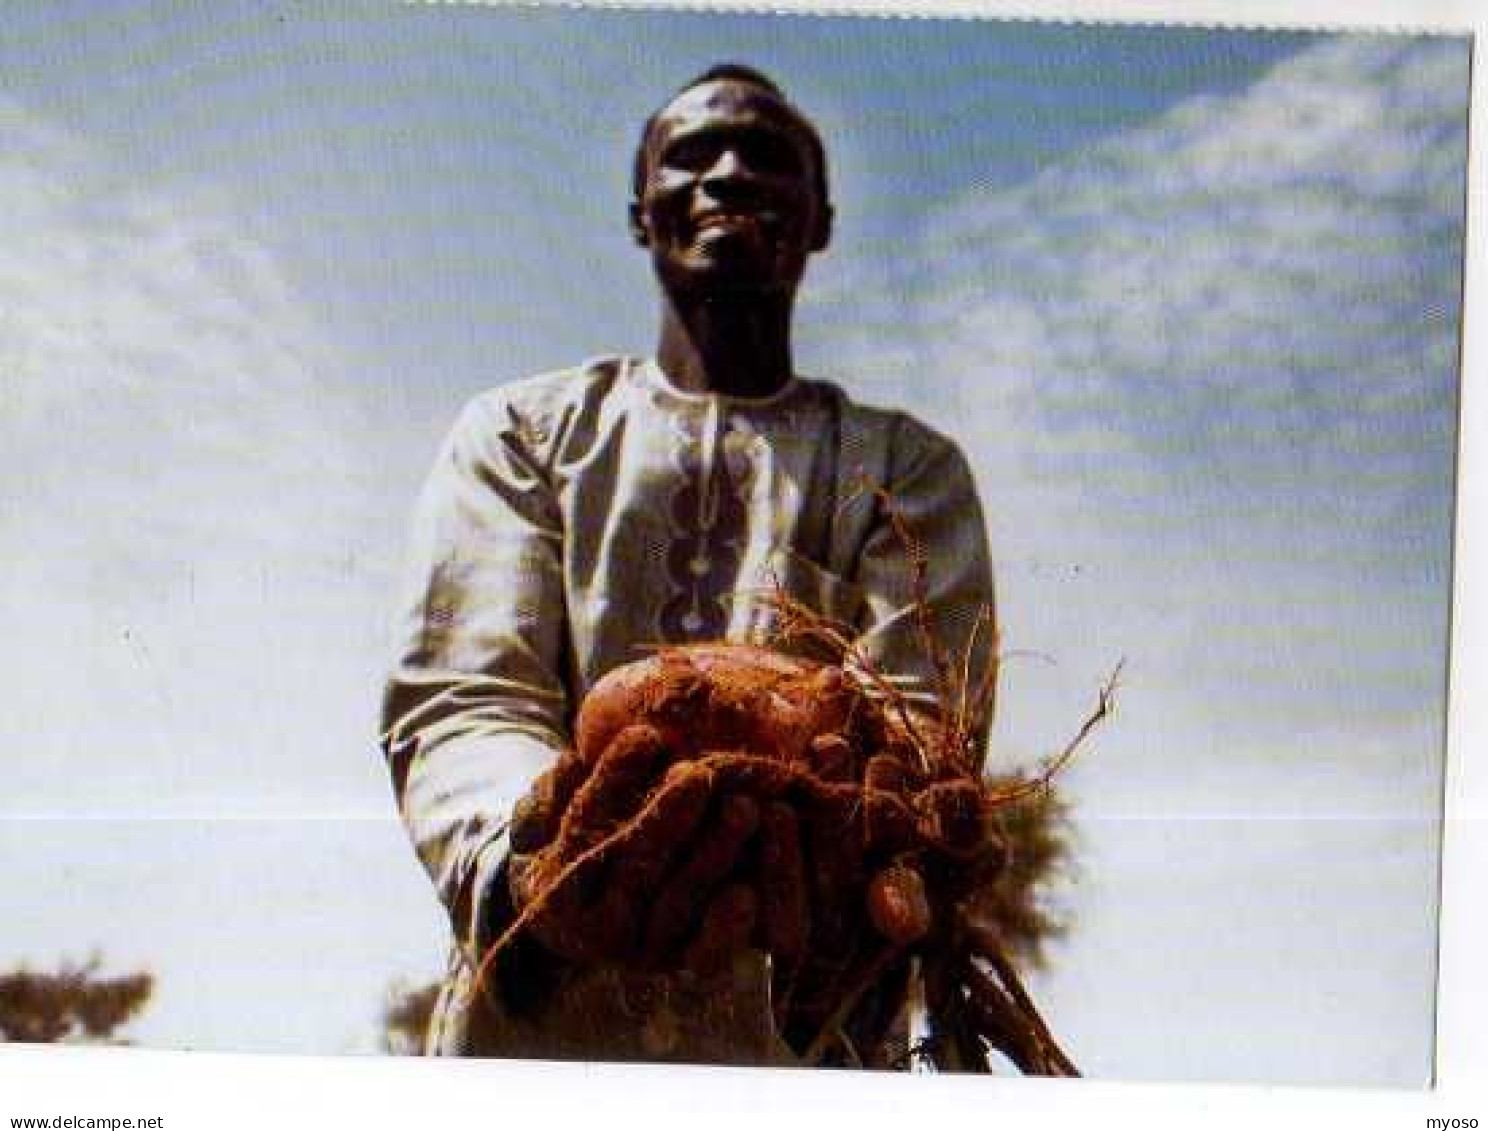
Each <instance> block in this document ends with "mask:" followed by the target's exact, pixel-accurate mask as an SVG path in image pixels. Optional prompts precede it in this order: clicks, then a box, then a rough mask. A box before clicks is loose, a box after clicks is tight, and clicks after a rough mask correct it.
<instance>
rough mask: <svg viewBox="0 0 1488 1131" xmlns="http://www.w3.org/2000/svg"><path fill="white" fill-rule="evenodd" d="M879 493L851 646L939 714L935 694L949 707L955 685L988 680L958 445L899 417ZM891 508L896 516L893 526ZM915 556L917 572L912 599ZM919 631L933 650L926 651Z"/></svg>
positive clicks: (986, 609)
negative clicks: (920, 576) (919, 580)
mask: <svg viewBox="0 0 1488 1131" xmlns="http://www.w3.org/2000/svg"><path fill="white" fill-rule="evenodd" d="M884 487H885V488H886V491H887V494H888V497H889V499H890V500H891V504H890V503H886V502H883V501H880V502H879V504H878V509H877V513H876V516H875V520H874V523H873V525H872V527H871V529H870V531H869V533H868V536H867V538H866V539H865V540H864V542H863V545H862V549H861V551H860V555H859V558H858V562H857V567H856V581H857V584H858V585H859V586H860V587H861V588H862V590H863V592H864V603H863V613H862V616H861V619H860V624H859V628H860V630H861V632H862V635H861V637H860V640H859V644H860V646H861V647H862V648H863V651H864V652H865V654H866V655H867V656H868V657H869V659H870V660H872V661H873V662H874V664H875V665H876V666H877V667H878V669H879V670H880V671H882V672H884V673H885V674H887V675H888V676H889V677H890V678H891V679H892V680H893V682H894V683H896V684H897V685H898V686H899V687H900V688H901V689H902V690H903V691H904V692H905V693H906V695H907V696H908V697H909V698H910V699H911V700H912V701H914V702H915V703H917V704H918V705H919V706H920V707H921V708H922V709H924V710H926V711H928V712H929V713H931V714H932V715H934V716H936V717H939V710H940V707H941V702H940V700H941V697H942V696H943V695H944V696H949V697H950V698H951V699H952V703H951V706H952V708H953V709H954V708H955V706H956V704H957V703H958V702H959V695H960V686H961V684H963V683H967V682H970V684H971V685H972V686H973V687H976V686H979V685H982V684H983V683H984V682H985V681H986V680H988V679H991V680H994V681H995V676H996V673H995V668H994V666H995V664H996V657H997V622H996V612H995V604H994V600H993V587H992V567H991V554H990V551H989V549H988V545H987V527H986V520H985V518H984V516H983V513H982V507H981V503H980V500H979V499H978V496H977V490H976V485H975V482H974V480H973V478H972V474H971V469H970V467H969V466H968V465H967V462H966V458H965V456H963V455H962V453H961V451H960V449H959V448H958V447H957V446H956V445H955V444H954V443H953V442H951V441H950V440H949V439H947V438H945V437H943V436H940V435H938V434H936V433H933V432H931V431H930V430H928V429H925V428H923V427H922V426H917V425H914V424H913V423H912V422H910V421H908V420H907V419H905V418H901V422H900V427H899V428H898V429H897V431H896V432H895V434H894V438H893V450H892V451H891V453H890V459H889V477H888V481H887V482H886V483H885V484H884ZM890 505H892V508H893V512H896V513H897V515H898V516H899V519H900V520H901V521H900V523H899V524H898V526H897V527H896V523H895V522H894V520H893V517H892V514H891V511H890ZM906 535H907V536H908V538H907V539H906ZM907 543H908V544H907ZM916 556H918V558H919V560H920V561H921V562H923V566H924V581H923V587H922V589H921V591H920V592H919V593H918V594H917V593H916V584H915V580H914V566H913V561H914V558H915V557H916ZM921 597H922V598H923V600H924V607H925V614H926V615H925V618H924V621H923V625H922V617H921V614H920V612H919V611H918V610H919V606H918V600H917V598H921ZM978 622H980V623H978ZM926 627H928V630H929V633H930V636H931V638H932V639H933V642H934V643H933V645H927V642H926V634H925V628H926ZM937 656H938V657H939V662H938V661H937ZM947 677H949V678H948V679H947ZM986 707H987V709H986V710H985V711H984V712H982V713H981V714H980V715H979V716H978V717H977V718H976V719H975V721H974V723H973V725H972V727H971V733H972V734H973V735H974V736H975V739H976V742H977V748H978V750H979V751H982V752H983V756H984V752H985V746H986V735H987V730H988V728H989V727H990V724H991V702H990V697H989V701H988V702H987V704H986Z"/></svg>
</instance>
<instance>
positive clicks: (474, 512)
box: [382, 394, 568, 939]
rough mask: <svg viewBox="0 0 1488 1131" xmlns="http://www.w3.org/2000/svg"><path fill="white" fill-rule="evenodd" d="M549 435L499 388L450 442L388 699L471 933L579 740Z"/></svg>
mask: <svg viewBox="0 0 1488 1131" xmlns="http://www.w3.org/2000/svg"><path fill="white" fill-rule="evenodd" d="M537 434H538V435H541V433H537ZM533 435H534V429H533V428H532V427H531V425H530V422H528V421H526V420H524V419H523V418H522V417H521V416H520V415H519V414H518V413H517V411H516V410H515V409H513V408H512V407H510V406H509V405H507V404H506V403H504V402H503V401H502V400H501V399H499V397H498V396H496V395H495V394H488V395H487V396H486V397H484V398H481V399H480V400H477V401H475V402H473V403H472V404H471V405H470V406H469V407H468V408H467V409H466V410H465V412H464V413H463V414H462V415H461V417H460V419H459V421H458V423H457V424H456V426H455V428H454V430H453V432H452V433H451V435H450V437H449V439H448V440H447V441H446V442H445V445H444V447H443V449H442V451H441V452H440V455H439V457H438V459H437V461H436V463H435V466H434V469H433V471H432V472H431V474H430V476H429V478H428V481H427V482H426V484H425V486H424V490H423V493H422V495H421V497H420V501H419V504H418V509H417V514H416V519H415V524H414V533H413V539H412V546H413V549H412V554H411V563H410V582H411V584H410V586H409V593H408V597H407V599H406V600H405V601H404V604H403V607H402V613H401V616H400V619H399V621H398V624H397V627H396V630H395V632H396V648H397V653H396V655H397V659H396V664H395V668H394V671H393V674H392V676H391V678H390V680H389V682H388V685H387V689H386V693H385V696H384V699H383V708H382V728H383V729H382V748H383V752H384V754H385V756H386V758H387V761H388V766H389V769H390V771H391V774H392V780H393V788H394V792H395V794H396V796H397V799H398V804H399V808H400V812H401V814H402V817H403V820H404V823H405V824H406V825H407V827H408V830H409V833H410V835H411V837H412V839H413V842H414V845H415V847H416V849H417V851H418V854H419V857H420V858H421V859H422V861H423V863H424V865H425V867H426V868H427V869H428V871H429V873H430V875H431V876H432V877H433V879H434V882H435V885H436V887H437V889H438V891H439V894H440V896H441V898H442V899H443V900H444V902H445V904H446V906H447V907H448V908H449V911H450V913H451V916H452V919H453V921H454V926H455V930H456V934H457V937H459V938H461V939H471V938H473V936H474V933H475V924H476V917H477V916H478V915H479V914H480V913H481V908H479V907H476V906H475V903H476V902H477V900H476V896H477V894H478V893H479V892H482V891H484V890H486V880H487V879H488V878H489V876H490V875H492V874H493V873H494V872H495V870H496V869H497V868H498V867H499V866H500V865H501V862H502V860H503V859H504V857H505V831H506V823H507V820H508V817H509V814H510V812H511V809H512V806H513V804H514V803H515V801H516V800H517V799H518V798H519V797H520V796H521V795H522V794H524V793H525V792H526V791H527V789H528V787H529V785H530V784H531V781H532V779H533V778H534V777H536V776H537V775H538V774H539V773H541V772H542V771H543V770H544V769H546V768H547V767H548V766H549V765H550V764H551V763H552V761H553V759H554V757H555V756H556V753H557V752H558V751H559V750H560V749H561V748H562V747H563V745H564V744H565V743H566V742H567V734H566V727H567V719H568V694H567V691H566V688H565V685H564V681H563V678H562V676H561V674H560V673H561V670H562V669H561V665H562V662H563V657H564V655H565V650H566V647H567V644H566V640H567V628H566V624H567V618H566V612H565V606H564V585H563V566H562V562H563V554H562V545H563V530H562V522H561V517H560V514H559V510H558V507H557V503H556V499H555V497H554V494H553V491H552V487H551V483H550V481H549V479H548V477H547V475H546V474H545V472H544V468H543V465H542V461H541V459H540V457H539V454H538V453H537V452H535V451H534V450H533V446H532V436H533Z"/></svg>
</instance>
